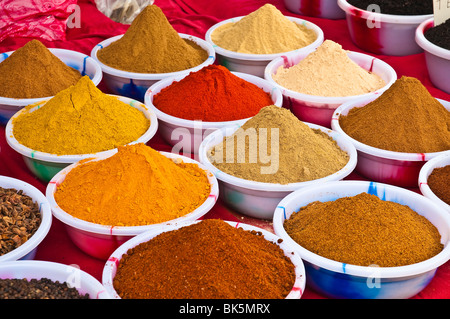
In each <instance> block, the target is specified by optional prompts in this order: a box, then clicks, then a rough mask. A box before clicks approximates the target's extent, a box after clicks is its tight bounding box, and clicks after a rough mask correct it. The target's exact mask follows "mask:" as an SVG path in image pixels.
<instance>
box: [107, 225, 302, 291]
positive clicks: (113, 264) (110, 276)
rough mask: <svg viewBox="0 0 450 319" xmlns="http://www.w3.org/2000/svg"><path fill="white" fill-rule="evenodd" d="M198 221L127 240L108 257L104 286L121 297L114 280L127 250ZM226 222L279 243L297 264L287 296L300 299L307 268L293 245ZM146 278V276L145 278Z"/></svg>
mask: <svg viewBox="0 0 450 319" xmlns="http://www.w3.org/2000/svg"><path fill="white" fill-rule="evenodd" d="M197 222H200V221H193V222H183V223H173V224H171V225H165V226H164V227H161V228H158V229H153V230H151V231H147V232H145V233H142V234H139V235H137V236H136V237H134V238H132V239H130V240H129V241H127V242H126V243H124V244H122V245H121V246H120V247H118V248H117V249H116V250H115V251H114V252H113V253H112V254H111V256H110V257H109V258H108V261H107V262H106V264H105V267H104V268H103V275H102V283H103V286H104V287H105V288H106V290H107V291H108V293H109V294H110V295H111V296H112V297H113V298H114V299H121V297H120V296H119V295H118V293H117V292H116V290H115V289H114V284H113V281H114V276H115V275H116V272H117V267H118V265H119V264H120V260H121V259H122V256H123V255H125V254H126V253H127V251H128V250H129V249H131V248H134V247H136V246H137V245H139V244H141V243H145V242H147V241H150V240H151V239H152V238H154V237H155V236H157V235H159V234H161V233H164V232H169V231H173V230H176V229H179V228H182V227H185V226H189V225H192V224H194V223H197ZM225 222H226V223H228V224H230V225H231V226H233V227H237V228H242V229H244V230H247V231H257V232H261V233H262V235H263V236H264V238H265V239H266V240H268V241H270V242H273V243H274V244H276V245H278V246H279V247H280V248H281V249H282V250H283V251H284V254H285V255H286V256H287V257H288V258H289V259H290V260H291V262H292V263H293V264H294V266H295V282H294V286H293V287H292V290H291V292H290V293H289V294H288V295H287V296H286V299H300V298H301V297H302V294H303V292H304V291H305V285H306V278H305V268H304V265H303V262H302V260H301V259H300V257H299V255H298V254H297V253H296V252H295V251H294V250H293V249H292V247H291V246H289V245H287V244H286V243H285V242H281V243H280V242H278V240H279V239H280V238H279V237H278V236H276V235H274V234H273V233H270V232H268V231H267V230H264V229H262V228H258V227H255V226H252V225H248V224H243V223H236V222H230V221H225ZM219 240H220V239H219ZM249 257H250V258H251V256H249ZM205 267H207V265H206V264H205ZM243 271H244V270H243ZM144 279H145V278H143V280H144Z"/></svg>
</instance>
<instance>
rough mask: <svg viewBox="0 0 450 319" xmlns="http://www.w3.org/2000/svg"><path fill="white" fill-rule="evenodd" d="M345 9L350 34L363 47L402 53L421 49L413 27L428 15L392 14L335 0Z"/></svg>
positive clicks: (377, 51) (386, 52)
mask: <svg viewBox="0 0 450 319" xmlns="http://www.w3.org/2000/svg"><path fill="white" fill-rule="evenodd" d="M337 1H338V5H339V7H340V8H342V10H344V11H345V15H346V19H347V26H348V30H349V33H350V38H351V39H352V41H353V43H354V44H355V45H357V46H358V47H359V48H361V49H363V50H364V51H368V52H372V53H375V54H383V55H392V56H405V55H411V54H417V53H421V52H422V48H421V47H420V46H418V45H417V43H416V41H415V39H414V33H415V32H416V28H417V27H418V26H419V24H420V23H421V22H423V21H424V20H426V19H429V18H431V17H432V16H433V15H432V14H427V15H409V16H407V15H393V14H383V13H377V12H372V11H366V10H362V9H359V8H357V7H355V6H352V5H351V4H349V3H348V2H347V1H346V0H337Z"/></svg>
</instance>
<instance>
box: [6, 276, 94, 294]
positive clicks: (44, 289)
mask: <svg viewBox="0 0 450 319" xmlns="http://www.w3.org/2000/svg"><path fill="white" fill-rule="evenodd" d="M0 299H89V294H81V293H80V292H79V291H78V290H77V289H76V288H74V287H69V286H68V284H67V283H65V282H59V281H53V280H51V279H48V278H41V279H30V280H28V279H25V278H23V279H18V278H13V279H0Z"/></svg>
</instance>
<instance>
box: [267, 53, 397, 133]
mask: <svg viewBox="0 0 450 319" xmlns="http://www.w3.org/2000/svg"><path fill="white" fill-rule="evenodd" d="M310 53H311V52H301V53H296V54H289V55H284V56H281V57H278V58H276V59H274V60H273V61H272V62H270V63H269V64H268V65H267V67H266V70H265V72H264V78H265V79H266V80H267V81H269V83H271V84H273V85H274V86H276V87H278V88H279V89H280V90H281V93H282V94H283V107H285V108H287V109H290V110H291V112H292V113H293V114H294V115H295V116H297V117H298V118H299V119H300V120H301V121H304V122H308V123H312V124H317V125H320V126H324V127H328V128H330V127H331V118H332V115H333V113H334V111H335V110H336V108H337V107H338V106H340V105H342V104H343V103H346V102H348V101H352V100H355V99H359V98H363V97H366V96H377V95H379V94H381V93H383V92H384V91H385V90H387V89H388V88H389V87H390V86H391V85H392V84H393V83H394V82H395V80H397V73H396V72H395V70H394V69H393V68H392V67H391V66H390V65H389V64H387V63H386V62H384V61H382V60H380V59H378V58H375V57H372V56H370V55H367V54H363V53H359V52H353V51H349V52H348V53H347V55H348V57H349V58H350V59H351V60H352V61H353V62H355V63H356V64H357V65H359V66H360V67H362V68H363V69H365V70H367V71H369V72H373V73H374V74H377V75H378V76H380V77H381V78H382V79H383V80H384V82H385V83H386V85H385V86H383V87H382V88H380V89H378V90H376V91H373V92H370V93H366V94H360V95H353V96H343V97H327V96H316V95H308V94H303V93H300V92H296V91H292V90H289V89H287V88H285V87H283V86H282V85H280V84H279V83H278V82H276V81H275V80H274V78H273V76H274V75H275V74H276V73H277V71H278V68H280V67H284V68H289V67H292V66H294V65H297V64H298V63H299V62H300V61H301V60H303V59H304V58H306V57H307V56H308V54H310Z"/></svg>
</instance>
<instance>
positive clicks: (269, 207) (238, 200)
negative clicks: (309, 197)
mask: <svg viewBox="0 0 450 319" xmlns="http://www.w3.org/2000/svg"><path fill="white" fill-rule="evenodd" d="M305 124H306V125H308V126H309V127H310V128H312V129H319V130H321V131H322V132H324V133H326V134H327V135H329V136H330V137H331V138H332V139H333V140H335V141H336V143H337V145H338V146H339V147H340V148H341V149H342V150H343V151H345V152H346V153H347V154H348V155H349V161H348V162H347V164H346V165H345V166H344V167H343V168H342V169H341V170H339V171H337V172H336V173H334V174H331V175H329V176H326V177H323V178H319V179H316V180H311V181H305V182H299V183H290V184H275V183H263V182H257V181H251V180H245V179H243V178H239V177H236V176H233V175H230V174H227V173H225V172H223V171H221V170H219V169H218V168H217V167H215V166H214V164H213V163H211V162H210V160H209V159H208V156H207V152H208V151H209V150H210V149H211V148H212V147H214V146H216V145H218V144H219V143H221V142H222V140H223V139H224V138H225V137H227V136H231V135H232V134H234V132H235V131H236V130H238V129H239V127H237V126H235V127H226V128H222V129H220V130H217V131H215V132H213V133H211V134H210V135H208V136H207V137H206V138H205V140H204V141H203V142H202V144H201V145H200V149H199V158H200V162H201V163H202V164H203V165H205V166H206V167H207V168H208V169H209V170H210V171H211V172H213V173H214V174H215V176H216V177H217V179H218V181H219V184H220V189H221V190H220V197H221V198H222V199H223V201H224V203H225V204H226V205H227V206H229V207H230V208H232V209H233V210H235V211H237V212H239V213H242V214H244V215H247V216H251V217H254V218H259V219H272V218H273V212H274V210H275V208H276V207H277V205H278V203H279V202H280V200H282V199H283V198H284V197H285V196H287V195H288V194H289V193H291V192H293V191H295V190H297V189H300V188H305V187H311V186H313V185H317V184H323V183H324V182H327V181H336V180H341V179H343V178H345V177H346V176H348V175H349V174H350V173H351V172H352V171H353V169H354V168H355V167H356V159H357V153H356V149H355V147H354V146H353V144H352V143H350V142H349V141H348V140H346V139H344V137H343V136H342V135H341V134H339V133H337V132H335V131H332V130H330V129H327V128H324V127H321V126H319V125H315V124H311V123H305Z"/></svg>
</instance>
